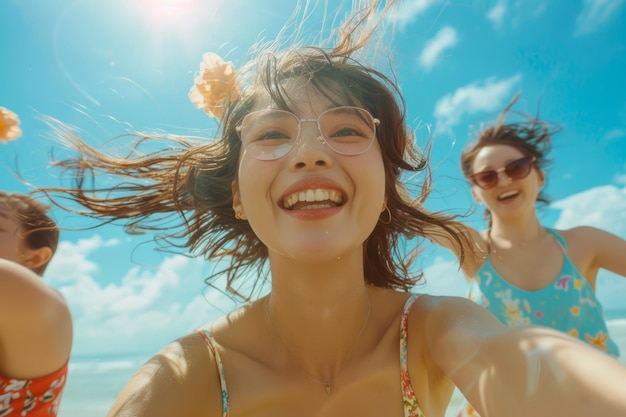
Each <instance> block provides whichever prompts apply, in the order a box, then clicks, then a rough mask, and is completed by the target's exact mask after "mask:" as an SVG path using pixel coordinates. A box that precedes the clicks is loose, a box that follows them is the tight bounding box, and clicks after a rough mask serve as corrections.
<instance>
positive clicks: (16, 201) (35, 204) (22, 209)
mask: <svg viewBox="0 0 626 417" xmlns="http://www.w3.org/2000/svg"><path fill="white" fill-rule="evenodd" d="M49 210H50V207H49V206H46V205H44V204H42V203H40V202H39V201H37V200H35V199H34V198H32V197H31V196H30V195H27V194H19V193H7V192H5V191H0V211H3V212H4V213H3V214H6V215H7V216H8V217H9V219H10V220H12V221H13V222H15V223H16V224H17V225H18V227H19V232H20V235H21V238H22V241H23V242H24V244H25V245H26V246H27V247H28V248H30V249H39V248H43V247H48V248H50V249H51V250H52V253H53V254H54V253H55V252H56V249H57V245H58V244H59V228H58V227H57V224H56V223H55V221H54V220H52V218H51V217H50V216H49V215H48V211H49ZM47 266H48V262H46V263H45V264H43V265H41V266H40V267H39V268H36V269H33V271H34V272H36V273H37V274H39V275H43V273H44V272H45V270H46V268H47Z"/></svg>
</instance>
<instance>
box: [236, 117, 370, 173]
mask: <svg viewBox="0 0 626 417" xmlns="http://www.w3.org/2000/svg"><path fill="white" fill-rule="evenodd" d="M304 122H311V123H316V124H317V128H318V130H319V132H320V133H321V136H320V137H319V138H318V140H320V141H322V142H323V143H325V144H326V145H328V147H330V148H331V149H332V150H333V151H335V152H337V153H339V154H341V155H359V154H362V153H364V152H365V151H367V150H368V149H369V148H370V146H372V143H374V138H375V137H376V125H377V124H379V123H380V120H378V119H375V118H374V117H373V116H372V115H371V114H370V112H368V111H367V110H365V109H362V108H360V107H352V106H342V107H335V108H332V109H329V110H326V111H324V112H323V113H321V114H320V115H319V116H318V117H317V119H301V118H299V117H298V116H296V115H295V114H294V113H291V112H289V111H285V110H278V109H266V110H257V111H254V112H252V113H249V114H247V115H246V116H245V117H244V118H243V120H242V122H241V124H240V125H239V126H237V132H238V133H239V138H240V139H241V143H242V145H243V147H244V149H245V150H246V152H248V153H249V154H251V155H252V156H254V157H255V158H256V159H260V160H263V161H272V160H275V159H279V158H282V157H283V156H285V155H287V154H288V153H289V151H291V150H292V149H293V148H294V147H295V146H296V144H297V142H298V140H301V139H299V138H300V131H301V127H302V123H304Z"/></svg>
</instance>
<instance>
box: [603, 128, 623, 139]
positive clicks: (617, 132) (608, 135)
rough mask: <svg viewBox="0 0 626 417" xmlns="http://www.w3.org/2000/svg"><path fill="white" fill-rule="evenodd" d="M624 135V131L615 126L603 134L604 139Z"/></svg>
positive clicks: (619, 137) (617, 137)
mask: <svg viewBox="0 0 626 417" xmlns="http://www.w3.org/2000/svg"><path fill="white" fill-rule="evenodd" d="M624 136H626V131H625V130H624V129H620V128H616V129H611V130H609V131H608V132H606V133H605V134H604V140H615V139H621V138H623V137H624Z"/></svg>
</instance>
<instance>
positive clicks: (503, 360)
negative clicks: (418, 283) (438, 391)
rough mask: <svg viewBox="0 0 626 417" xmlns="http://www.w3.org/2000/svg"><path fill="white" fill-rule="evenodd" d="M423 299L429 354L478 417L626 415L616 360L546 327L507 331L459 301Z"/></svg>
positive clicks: (621, 369)
mask: <svg viewBox="0 0 626 417" xmlns="http://www.w3.org/2000/svg"><path fill="white" fill-rule="evenodd" d="M424 301H425V302H426V303H427V306H426V307H425V309H426V311H427V318H426V321H425V324H424V339H425V341H426V343H427V344H428V346H429V350H430V354H431V355H432V357H433V359H434V360H435V361H436V362H437V363H438V364H439V366H440V367H441V368H442V370H443V372H444V373H446V374H447V375H448V376H449V377H450V378H451V379H452V380H453V381H454V383H455V384H456V385H457V386H458V387H459V389H460V390H461V391H462V392H463V394H464V395H465V396H466V397H467V398H468V400H469V401H470V402H471V403H472V405H473V406H474V407H475V408H476V409H477V410H478V411H479V413H480V414H481V415H482V416H483V417H489V416H508V417H515V416H520V417H521V416H529V415H532V416H535V417H542V416H546V417H548V416H550V417H552V416H556V415H563V416H569V417H578V416H579V417H583V416H590V415H598V416H604V417H609V416H613V417H618V416H624V415H626V396H625V395H624V387H625V386H626V367H625V366H623V365H622V364H620V363H619V362H618V361H617V360H616V359H615V358H612V357H610V356H609V355H606V354H604V353H602V352H600V351H599V350H597V349H594V348H592V347H590V346H588V345H586V344H584V343H582V342H580V341H578V340H576V339H573V338H571V337H569V336H567V335H565V334H563V333H559V332H557V331H554V330H551V329H548V328H541V327H519V328H506V327H505V326H503V325H502V324H500V323H499V322H498V321H497V319H496V318H495V317H493V316H492V315H491V314H490V313H489V312H488V311H487V310H485V309H484V308H482V307H480V306H478V305H476V304H474V303H472V302H470V301H468V300H465V299H462V298H456V297H438V298H433V297H429V298H427V299H426V300H424Z"/></svg>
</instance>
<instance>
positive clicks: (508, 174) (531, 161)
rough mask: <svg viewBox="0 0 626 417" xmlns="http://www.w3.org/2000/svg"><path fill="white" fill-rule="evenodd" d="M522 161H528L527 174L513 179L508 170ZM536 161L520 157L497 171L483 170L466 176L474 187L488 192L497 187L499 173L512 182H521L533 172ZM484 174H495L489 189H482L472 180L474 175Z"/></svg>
mask: <svg viewBox="0 0 626 417" xmlns="http://www.w3.org/2000/svg"><path fill="white" fill-rule="evenodd" d="M523 160H528V161H529V162H528V165H529V167H530V168H529V169H528V172H527V173H526V174H525V175H523V176H521V177H515V176H512V175H511V174H510V173H509V171H508V169H510V167H511V165H513V164H515V163H516V162H519V161H523ZM536 160H537V158H536V157H534V156H530V155H529V156H523V157H521V158H517V159H515V160H513V161H511V162H509V163H508V164H506V165H505V166H503V167H500V168H498V169H485V170H483V171H480V172H476V173H474V174H472V175H469V176H468V178H469V179H470V180H471V181H472V184H474V185H476V186H477V187H478V188H481V189H483V190H490V189H492V188H494V187H495V186H497V185H498V181H499V180H500V173H501V172H505V173H506V175H507V177H509V178H510V179H512V180H521V179H524V178H526V177H528V176H529V175H530V172H531V171H532V170H533V168H534V164H535V161H536ZM486 172H495V174H496V177H495V181H494V182H493V185H491V186H489V187H483V186H481V185H480V184H478V182H477V181H476V179H475V178H474V177H475V176H476V175H480V174H484V173H486Z"/></svg>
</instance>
